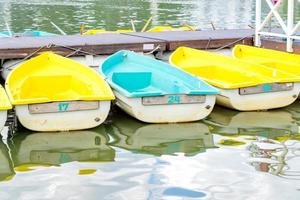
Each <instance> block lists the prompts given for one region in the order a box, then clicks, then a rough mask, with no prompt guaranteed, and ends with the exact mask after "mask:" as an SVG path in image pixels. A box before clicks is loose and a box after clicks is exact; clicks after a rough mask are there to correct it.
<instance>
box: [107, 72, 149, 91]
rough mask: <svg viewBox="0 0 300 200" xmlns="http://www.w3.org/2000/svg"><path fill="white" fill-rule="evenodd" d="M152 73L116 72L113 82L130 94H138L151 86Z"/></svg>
mask: <svg viewBox="0 0 300 200" xmlns="http://www.w3.org/2000/svg"><path fill="white" fill-rule="evenodd" d="M151 79H152V73H151V72H114V73H113V75H112V81H113V82H114V83H115V84H117V85H118V86H120V87H122V88H123V89H125V90H127V91H129V92H138V91H141V90H143V89H145V88H147V87H149V86H150V85H151Z"/></svg>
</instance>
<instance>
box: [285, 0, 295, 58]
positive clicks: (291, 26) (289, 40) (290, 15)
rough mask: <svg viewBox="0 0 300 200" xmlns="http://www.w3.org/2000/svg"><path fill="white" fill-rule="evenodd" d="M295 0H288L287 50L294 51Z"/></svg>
mask: <svg viewBox="0 0 300 200" xmlns="http://www.w3.org/2000/svg"><path fill="white" fill-rule="evenodd" d="M293 29H294V0H288V10H287V40H286V50H287V51H288V52H293V38H291V37H292V36H293V31H294V30H293Z"/></svg>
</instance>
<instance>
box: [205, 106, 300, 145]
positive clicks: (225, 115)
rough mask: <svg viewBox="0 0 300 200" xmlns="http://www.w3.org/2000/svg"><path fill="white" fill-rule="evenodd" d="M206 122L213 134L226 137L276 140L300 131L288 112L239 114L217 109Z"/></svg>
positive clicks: (220, 108) (221, 108)
mask: <svg viewBox="0 0 300 200" xmlns="http://www.w3.org/2000/svg"><path fill="white" fill-rule="evenodd" d="M206 122H207V123H208V124H210V125H211V126H212V127H213V133H217V134H221V135H224V136H238V135H252V136H261V137H266V138H269V139H276V138H278V137H280V136H282V135H285V134H294V133H298V130H299V127H298V124H297V122H296V120H295V119H294V116H293V114H292V113H291V112H288V111H286V110H273V111H265V112H238V111H234V110H230V109H226V108H223V107H215V108H214V111H213V112H212V113H211V115H210V116H209V118H208V119H207V120H206Z"/></svg>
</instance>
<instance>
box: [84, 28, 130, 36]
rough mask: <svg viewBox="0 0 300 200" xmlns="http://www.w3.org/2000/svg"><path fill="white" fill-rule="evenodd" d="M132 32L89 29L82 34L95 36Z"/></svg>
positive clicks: (126, 30) (128, 30)
mask: <svg viewBox="0 0 300 200" xmlns="http://www.w3.org/2000/svg"><path fill="white" fill-rule="evenodd" d="M131 32H133V31H132V30H130V29H119V30H116V31H107V30H105V29H91V30H88V31H86V32H84V33H83V35H95V34H101V33H131Z"/></svg>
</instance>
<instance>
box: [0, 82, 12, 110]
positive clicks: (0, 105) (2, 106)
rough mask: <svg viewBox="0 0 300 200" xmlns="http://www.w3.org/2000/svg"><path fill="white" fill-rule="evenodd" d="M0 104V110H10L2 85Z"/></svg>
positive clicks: (10, 106)
mask: <svg viewBox="0 0 300 200" xmlns="http://www.w3.org/2000/svg"><path fill="white" fill-rule="evenodd" d="M0 102H1V103H0V110H9V109H12V105H11V103H10V101H9V99H8V96H7V94H6V92H5V90H4V88H3V87H2V85H0Z"/></svg>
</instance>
